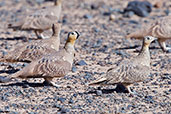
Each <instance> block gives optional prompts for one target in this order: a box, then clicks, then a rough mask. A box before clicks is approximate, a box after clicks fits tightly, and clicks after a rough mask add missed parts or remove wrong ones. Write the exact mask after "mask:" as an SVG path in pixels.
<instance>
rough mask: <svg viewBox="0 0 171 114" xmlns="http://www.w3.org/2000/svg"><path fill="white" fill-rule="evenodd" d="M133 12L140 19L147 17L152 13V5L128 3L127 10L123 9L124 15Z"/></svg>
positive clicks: (135, 2)
mask: <svg viewBox="0 0 171 114" xmlns="http://www.w3.org/2000/svg"><path fill="white" fill-rule="evenodd" d="M129 11H133V12H134V13H135V14H136V15H138V16H140V17H147V16H148V15H149V13H150V12H151V11H152V5H151V3H150V2H148V1H142V2H141V1H136V0H135V1H131V2H129V3H128V6H127V8H125V9H124V13H126V12H129Z"/></svg>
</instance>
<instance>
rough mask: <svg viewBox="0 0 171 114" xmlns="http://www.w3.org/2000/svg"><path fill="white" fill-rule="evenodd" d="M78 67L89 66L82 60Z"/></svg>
mask: <svg viewBox="0 0 171 114" xmlns="http://www.w3.org/2000/svg"><path fill="white" fill-rule="evenodd" d="M76 65H79V66H84V65H87V63H86V62H85V61H84V60H80V61H79V62H78V63H77V64H76Z"/></svg>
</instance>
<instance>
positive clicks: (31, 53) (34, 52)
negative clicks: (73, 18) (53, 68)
mask: <svg viewBox="0 0 171 114" xmlns="http://www.w3.org/2000/svg"><path fill="white" fill-rule="evenodd" d="M52 30H53V35H52V37H50V38H48V39H43V40H36V41H32V42H30V43H25V44H23V45H22V46H19V47H16V48H15V49H14V51H10V52H8V54H6V55H4V56H3V57H1V58H0V62H31V61H34V60H36V59H40V58H41V57H42V56H43V55H45V54H47V53H53V52H56V51H58V50H59V45H60V36H59V35H60V30H61V24H59V23H56V24H53V26H52Z"/></svg>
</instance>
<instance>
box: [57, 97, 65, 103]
mask: <svg viewBox="0 0 171 114" xmlns="http://www.w3.org/2000/svg"><path fill="white" fill-rule="evenodd" d="M58 100H59V101H61V103H64V102H65V100H66V99H65V98H62V97H60V98H58Z"/></svg>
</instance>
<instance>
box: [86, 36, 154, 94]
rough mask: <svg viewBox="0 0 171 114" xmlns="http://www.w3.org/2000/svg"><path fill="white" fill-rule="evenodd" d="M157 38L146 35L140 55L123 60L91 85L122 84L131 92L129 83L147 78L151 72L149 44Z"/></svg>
mask: <svg viewBox="0 0 171 114" xmlns="http://www.w3.org/2000/svg"><path fill="white" fill-rule="evenodd" d="M154 39H156V38H154V37H151V36H146V37H145V38H144V40H143V46H142V50H141V52H140V53H139V55H138V56H136V57H135V58H132V59H130V60H125V61H122V62H121V63H120V64H119V66H117V67H114V68H111V69H109V70H108V71H107V73H106V75H105V76H103V77H102V78H100V79H97V80H96V81H94V82H92V83H90V84H89V85H97V84H99V85H115V84H122V85H123V86H125V87H126V89H127V90H128V91H129V92H130V93H132V92H131V90H130V88H128V86H129V85H131V84H133V83H134V82H141V81H144V80H145V79H147V77H148V75H149V74H150V52H149V45H150V43H151V42H152V41H153V40H154Z"/></svg>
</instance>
